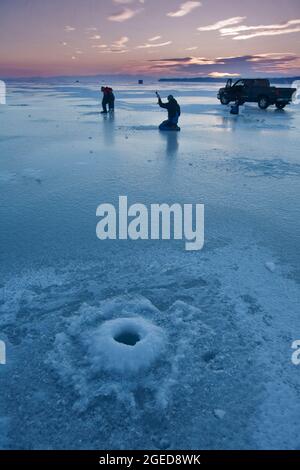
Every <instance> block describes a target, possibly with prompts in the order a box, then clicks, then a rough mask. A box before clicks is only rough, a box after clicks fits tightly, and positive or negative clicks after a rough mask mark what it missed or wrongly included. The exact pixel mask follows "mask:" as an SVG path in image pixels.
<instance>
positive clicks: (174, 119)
mask: <svg viewBox="0 0 300 470" xmlns="http://www.w3.org/2000/svg"><path fill="white" fill-rule="evenodd" d="M156 96H157V98H158V104H159V106H160V107H161V108H163V109H167V111H168V119H167V120H166V121H164V122H162V123H161V125H160V126H159V130H160V131H180V127H179V126H178V120H179V117H180V115H181V110H180V106H179V104H178V103H177V101H176V100H175V98H174V96H172V95H169V96H168V102H167V103H163V102H162V100H161V97H160V96H159V94H158V93H157V92H156Z"/></svg>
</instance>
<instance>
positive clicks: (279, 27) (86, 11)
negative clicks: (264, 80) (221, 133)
mask: <svg viewBox="0 0 300 470" xmlns="http://www.w3.org/2000/svg"><path fill="white" fill-rule="evenodd" d="M254 12H257V13H254ZM299 36H300V4H299V0H287V1H286V2H285V4H284V5H282V2H281V1H279V0H273V1H272V0H253V1H252V2H251V4H250V3H249V2H248V1H245V0H231V1H228V2H227V3H226V5H224V3H223V2H221V1H220V0H209V1H208V0H202V1H201V2H200V1H183V0H182V1H180V0H164V1H163V2H162V1H160V0H101V1H99V0H86V1H83V0H60V1H59V0H52V1H47V0H44V1H43V2H40V1H39V0H1V5H0V43H1V51H0V78H6V77H31V76H42V77H47V76H58V75H66V76H68V75H70V76H74V75H75V76H79V75H80V76H84V75H86V76H88V75H115V74H117V75H150V76H164V77H168V76H169V77H170V76H172V77H180V76H186V77H189V76H211V77H230V76H232V77H238V76H239V75H249V76H254V75H257V76H261V75H268V76H270V75H273V76H279V75H281V76H285V75H298V74H300V41H299Z"/></svg>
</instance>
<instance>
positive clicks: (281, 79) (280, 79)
mask: <svg viewBox="0 0 300 470" xmlns="http://www.w3.org/2000/svg"><path fill="white" fill-rule="evenodd" d="M229 78H230V77H223V78H221V77H220V78H213V77H192V78H180V77H179V78H160V79H159V80H158V81H159V82H175V83H176V82H179V83H202V82H206V83H207V82H211V83H224V82H226V81H227V80H228V79H229ZM242 78H247V77H234V78H232V80H233V81H237V80H240V79H242ZM248 78H251V77H248ZM265 78H268V80H270V82H276V83H289V84H291V83H293V82H295V81H296V80H300V77H270V78H269V77H265Z"/></svg>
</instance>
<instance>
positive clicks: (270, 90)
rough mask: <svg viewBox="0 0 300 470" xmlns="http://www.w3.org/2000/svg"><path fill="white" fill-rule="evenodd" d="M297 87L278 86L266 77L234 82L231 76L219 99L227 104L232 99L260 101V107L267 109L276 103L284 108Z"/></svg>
mask: <svg viewBox="0 0 300 470" xmlns="http://www.w3.org/2000/svg"><path fill="white" fill-rule="evenodd" d="M296 91H297V90H296V89H295V88H276V87H274V86H271V85H270V81H269V80H266V79H261V78H259V79H254V78H253V79H252V78H251V79H240V80H238V81H237V82H235V83H233V82H232V79H231V78H230V79H229V80H228V81H227V84H226V87H225V88H221V89H220V90H219V93H218V99H219V100H220V101H221V103H222V104H224V105H227V104H229V103H230V102H231V101H239V103H240V104H241V105H242V104H244V103H258V106H259V107H260V109H267V108H268V107H269V106H271V105H273V104H275V105H276V107H277V109H283V108H285V106H286V105H287V104H289V103H290V102H291V101H292V98H293V94H294V93H295V92H296Z"/></svg>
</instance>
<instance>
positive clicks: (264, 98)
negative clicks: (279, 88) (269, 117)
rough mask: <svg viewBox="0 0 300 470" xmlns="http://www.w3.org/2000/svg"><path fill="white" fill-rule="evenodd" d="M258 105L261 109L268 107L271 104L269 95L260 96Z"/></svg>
mask: <svg viewBox="0 0 300 470" xmlns="http://www.w3.org/2000/svg"><path fill="white" fill-rule="evenodd" d="M258 106H259V107H260V109H267V108H268V106H269V99H268V97H267V96H260V97H259V98H258Z"/></svg>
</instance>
